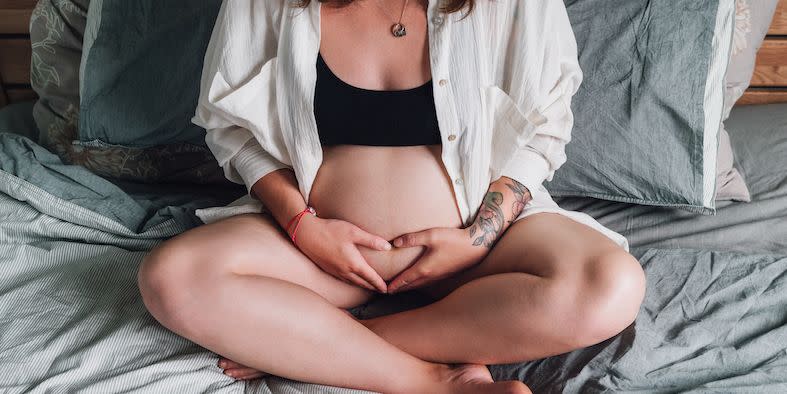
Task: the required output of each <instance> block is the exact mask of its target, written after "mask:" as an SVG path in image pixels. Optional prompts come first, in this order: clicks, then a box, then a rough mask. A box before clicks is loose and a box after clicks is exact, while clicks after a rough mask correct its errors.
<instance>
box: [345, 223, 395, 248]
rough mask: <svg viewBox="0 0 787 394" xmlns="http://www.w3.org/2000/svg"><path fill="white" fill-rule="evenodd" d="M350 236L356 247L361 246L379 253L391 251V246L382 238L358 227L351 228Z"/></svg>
mask: <svg viewBox="0 0 787 394" xmlns="http://www.w3.org/2000/svg"><path fill="white" fill-rule="evenodd" d="M352 234H353V242H354V243H355V244H356V245H362V246H366V247H368V248H371V249H375V250H380V251H386V250H391V244H390V243H389V242H388V241H386V240H385V239H384V238H383V237H380V236H377V235H374V234H371V233H369V232H367V231H365V230H363V229H362V228H360V227H358V226H354V227H353V229H352Z"/></svg>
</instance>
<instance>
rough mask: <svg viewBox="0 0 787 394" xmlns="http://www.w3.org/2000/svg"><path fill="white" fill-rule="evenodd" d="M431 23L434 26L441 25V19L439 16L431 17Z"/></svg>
mask: <svg viewBox="0 0 787 394" xmlns="http://www.w3.org/2000/svg"><path fill="white" fill-rule="evenodd" d="M432 23H434V24H435V25H442V24H443V17H442V16H439V15H435V16H434V17H432Z"/></svg>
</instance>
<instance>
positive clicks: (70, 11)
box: [30, 0, 228, 184]
mask: <svg viewBox="0 0 787 394" xmlns="http://www.w3.org/2000/svg"><path fill="white" fill-rule="evenodd" d="M89 7H90V0H40V1H39V2H38V4H37V6H36V8H35V10H34V11H33V16H32V19H31V23H30V37H31V41H32V47H33V56H32V67H31V71H32V76H31V82H32V85H33V89H35V90H36V92H37V93H38V95H39V97H40V98H39V100H38V102H37V103H36V104H35V108H34V118H35V121H36V125H37V126H38V129H39V131H40V132H39V136H38V142H39V144H41V145H42V146H44V147H46V148H47V149H49V150H51V151H52V152H54V153H56V154H57V155H58V156H59V157H60V158H61V160H63V162H65V163H67V164H76V165H82V166H84V167H86V168H88V169H89V170H91V171H93V172H94V173H97V174H98V175H101V176H105V177H108V178H116V179H122V180H131V181H139V182H177V183H200V184H206V183H208V184H212V183H218V184H228V181H227V180H226V178H224V174H223V172H222V171H221V168H220V167H219V165H218V163H217V162H216V159H215V157H214V156H213V155H212V154H211V152H210V151H209V150H208V148H207V147H205V146H199V145H192V144H185V143H171V144H167V143H165V144H161V145H156V146H151V147H136V146H123V145H117V144H111V143H107V142H103V141H89V142H84V141H81V140H80V138H79V134H80V133H79V118H80V116H79V113H80V82H81V81H80V73H81V61H82V49H83V44H84V40H85V32H86V29H87V28H86V26H87V23H88V8H89ZM88 75H89V74H88Z"/></svg>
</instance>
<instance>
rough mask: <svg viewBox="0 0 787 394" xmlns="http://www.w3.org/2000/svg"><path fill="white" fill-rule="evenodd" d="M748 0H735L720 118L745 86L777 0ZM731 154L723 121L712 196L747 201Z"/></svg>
mask: <svg viewBox="0 0 787 394" xmlns="http://www.w3.org/2000/svg"><path fill="white" fill-rule="evenodd" d="M753 4H754V3H752V2H751V0H738V2H737V10H736V17H735V33H734V41H733V48H732V57H731V59H730V66H729V69H728V71H727V76H726V89H725V90H724V102H725V105H724V119H725V121H726V119H727V118H729V116H730V111H731V110H732V107H733V106H734V105H735V102H736V101H738V99H740V98H741V96H743V93H744V92H745V91H746V89H748V87H749V82H750V80H751V77H752V75H753V73H754V66H755V60H756V58H757V51H759V50H760V46H761V45H762V42H763V39H764V38H765V35H766V34H767V33H768V28H769V27H770V25H771V21H772V20H773V14H774V13H775V11H776V6H777V5H778V4H779V0H758V1H757V2H756V7H754V6H753ZM733 165H734V156H733V153H732V146H731V145H730V137H729V135H728V134H727V130H726V129H725V126H724V124H722V128H721V130H720V132H719V161H718V167H717V174H716V177H717V180H716V182H717V184H718V187H717V189H718V191H717V193H716V200H736V201H745V202H749V201H751V196H750V194H749V189H748V187H746V183H745V182H744V180H743V177H741V175H740V173H739V172H738V170H737V169H736V168H735V167H734V166H733Z"/></svg>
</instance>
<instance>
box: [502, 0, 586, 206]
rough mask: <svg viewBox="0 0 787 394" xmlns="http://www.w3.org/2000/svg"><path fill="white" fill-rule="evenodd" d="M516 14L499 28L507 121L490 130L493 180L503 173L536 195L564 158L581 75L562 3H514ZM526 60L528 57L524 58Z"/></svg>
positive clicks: (564, 160)
mask: <svg viewBox="0 0 787 394" xmlns="http://www.w3.org/2000/svg"><path fill="white" fill-rule="evenodd" d="M511 4H512V5H511V7H513V8H514V9H513V10H511V12H509V14H510V15H515V17H513V20H511V21H510V24H509V25H508V27H507V28H506V29H504V30H503V31H501V32H500V34H501V37H502V38H499V39H498V40H499V42H500V45H501V49H500V50H499V52H500V53H501V54H502V56H500V64H499V65H498V70H499V71H498V84H499V87H500V88H501V90H502V91H503V92H504V93H505V94H506V95H507V97H504V98H503V99H502V100H501V101H503V102H504V103H505V104H507V105H510V110H509V111H505V113H506V114H507V115H508V116H509V119H508V120H509V121H510V124H513V125H515V126H513V127H510V128H506V127H505V126H503V127H502V128H501V130H496V131H499V132H495V133H494V137H493V139H494V143H493V146H495V147H497V148H498V149H495V150H494V151H493V159H492V163H491V174H492V179H497V178H499V177H501V176H505V177H508V178H511V179H514V180H516V181H518V182H519V183H521V184H522V185H524V186H525V187H526V188H527V189H528V190H530V191H531V192H534V193H537V192H538V189H539V188H540V187H541V185H542V184H543V182H544V181H545V180H546V181H551V180H552V178H553V176H554V174H555V171H557V170H558V169H559V168H560V167H561V166H562V165H563V164H564V163H565V162H566V160H567V157H566V153H565V147H566V144H568V143H569V142H570V141H571V132H572V129H573V126H574V116H573V113H572V110H571V101H572V97H573V96H574V94H575V93H576V92H577V91H578V90H579V86H580V84H581V83H582V79H583V74H582V70H581V68H580V65H579V59H578V52H577V44H576V38H575V37H574V32H573V29H572V27H571V23H570V21H569V18H568V13H567V11H566V8H565V5H564V4H563V2H562V1H543V2H526V1H521V2H512V3H511ZM522 59H527V61H522Z"/></svg>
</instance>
